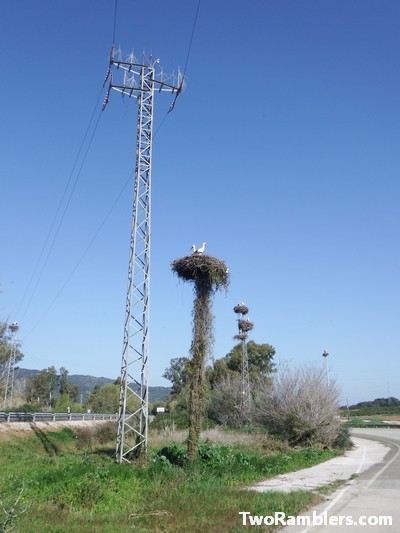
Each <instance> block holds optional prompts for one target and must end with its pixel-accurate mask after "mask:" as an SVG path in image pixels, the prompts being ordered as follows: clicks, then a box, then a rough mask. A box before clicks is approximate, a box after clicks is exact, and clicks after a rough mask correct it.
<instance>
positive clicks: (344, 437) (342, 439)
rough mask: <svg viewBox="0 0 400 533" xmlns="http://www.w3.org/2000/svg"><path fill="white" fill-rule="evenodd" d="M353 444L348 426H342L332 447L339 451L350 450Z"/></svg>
mask: <svg viewBox="0 0 400 533" xmlns="http://www.w3.org/2000/svg"><path fill="white" fill-rule="evenodd" d="M352 446H353V442H352V440H351V437H350V430H349V426H347V425H343V426H341V427H340V429H339V433H338V435H337V437H336V439H335V440H334V441H333V447H334V448H339V449H341V450H348V449H350V448H352Z"/></svg>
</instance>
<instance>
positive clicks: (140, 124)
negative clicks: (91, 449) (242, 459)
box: [103, 49, 183, 463]
mask: <svg viewBox="0 0 400 533" xmlns="http://www.w3.org/2000/svg"><path fill="white" fill-rule="evenodd" d="M158 63H159V60H158V59H157V60H156V61H153V58H152V57H149V58H147V57H145V55H144V54H143V56H142V59H141V60H137V59H136V58H135V56H134V55H133V53H132V54H130V55H129V56H127V57H125V58H123V57H122V54H121V52H120V51H118V52H117V53H116V54H114V49H112V50H111V56H110V65H109V69H108V72H107V75H106V80H105V82H106V81H107V79H108V78H110V85H109V89H108V91H107V94H106V98H105V100H104V104H103V109H104V108H105V106H106V105H107V103H108V100H109V95H110V90H111V89H114V90H116V91H118V92H120V93H121V94H122V96H123V97H124V96H127V97H129V98H131V97H132V98H136V99H137V102H138V118H137V142H136V166H135V186H134V200H133V213H132V226H131V238H130V251H129V268H128V288H127V296H126V304H125V323H124V340H123V348H122V363H121V386H120V398H119V413H118V434H117V446H116V457H117V460H118V462H119V463H122V462H124V461H125V462H127V463H130V462H131V460H132V458H133V457H134V456H138V455H141V454H143V453H145V452H146V450H147V428H148V378H147V376H148V357H149V311H150V307H149V298H150V221H151V220H150V214H151V155H152V138H153V100H154V89H155V87H156V88H157V90H158V92H162V91H167V92H170V93H174V94H175V99H174V101H173V103H172V105H171V107H170V110H171V109H172V108H173V106H174V104H175V101H176V98H177V97H178V95H179V93H180V91H181V90H182V86H183V78H182V76H181V74H180V72H179V71H178V75H177V77H175V76H174V77H169V78H167V77H166V76H165V75H164V74H163V72H162V71H161V70H159V69H158ZM156 66H157V72H156ZM115 71H118V72H121V73H122V76H121V78H122V79H121V81H120V82H119V83H114V81H113V72H115Z"/></svg>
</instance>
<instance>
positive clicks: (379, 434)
mask: <svg viewBox="0 0 400 533" xmlns="http://www.w3.org/2000/svg"><path fill="white" fill-rule="evenodd" d="M352 435H354V436H357V437H363V438H367V439H369V440H376V441H379V442H380V443H382V444H384V445H386V446H388V447H389V448H390V450H389V452H388V453H387V454H386V456H385V458H384V460H383V461H382V462H379V463H377V464H375V465H374V466H372V467H371V468H369V469H368V470H366V471H365V472H363V473H361V474H360V475H359V476H358V477H357V478H356V479H355V480H354V481H353V482H352V483H350V484H347V485H345V486H344V487H342V488H341V489H339V490H338V491H336V492H335V493H333V494H332V495H331V496H330V497H329V499H328V500H326V501H325V502H324V503H323V504H321V505H319V506H318V507H315V508H312V509H309V510H308V511H307V513H304V514H303V516H306V515H308V516H311V518H315V517H318V518H317V521H319V522H321V521H322V525H314V526H308V525H301V526H287V527H285V528H283V529H282V530H281V531H284V532H285V533H286V532H287V533H289V532H291V533H295V532H298V533H300V532H301V533H308V532H312V533H317V532H321V531H323V532H325V533H331V532H336V533H338V532H344V533H347V532H348V533H352V532H357V533H360V532H361V531H370V532H371V533H380V532H382V533H400V429H375V428H371V429H370V428H368V429H354V430H353V431H352ZM340 517H342V518H340ZM380 517H391V525H390V524H388V521H389V520H390V519H388V518H380ZM329 520H333V521H336V525H333V523H332V522H331V525H329ZM350 520H352V521H353V523H352V525H350V524H349V522H350ZM379 520H381V521H382V522H381V523H379ZM346 522H348V523H347V524H346ZM360 522H361V523H360ZM368 522H371V523H370V524H369V523H368ZM355 524H357V525H355Z"/></svg>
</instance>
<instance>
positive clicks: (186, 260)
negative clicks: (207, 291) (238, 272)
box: [171, 254, 229, 290]
mask: <svg viewBox="0 0 400 533" xmlns="http://www.w3.org/2000/svg"><path fill="white" fill-rule="evenodd" d="M171 269H172V271H173V272H174V273H175V274H176V275H177V276H178V277H179V278H181V279H183V280H185V281H194V282H195V283H206V284H209V285H210V287H211V288H212V289H213V290H219V289H221V288H224V289H227V288H228V285H229V270H228V267H227V266H226V263H225V262H224V261H221V260H220V259H217V258H216V257H212V256H211V255H207V254H192V255H187V256H186V257H182V258H181V259H175V261H172V263H171Z"/></svg>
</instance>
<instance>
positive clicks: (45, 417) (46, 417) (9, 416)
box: [0, 411, 118, 423]
mask: <svg viewBox="0 0 400 533" xmlns="http://www.w3.org/2000/svg"><path fill="white" fill-rule="evenodd" d="M117 419H118V415H111V414H107V413H106V414H104V413H103V414H98V413H18V412H16V413H7V412H5V411H0V423H1V422H59V421H72V420H117Z"/></svg>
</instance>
